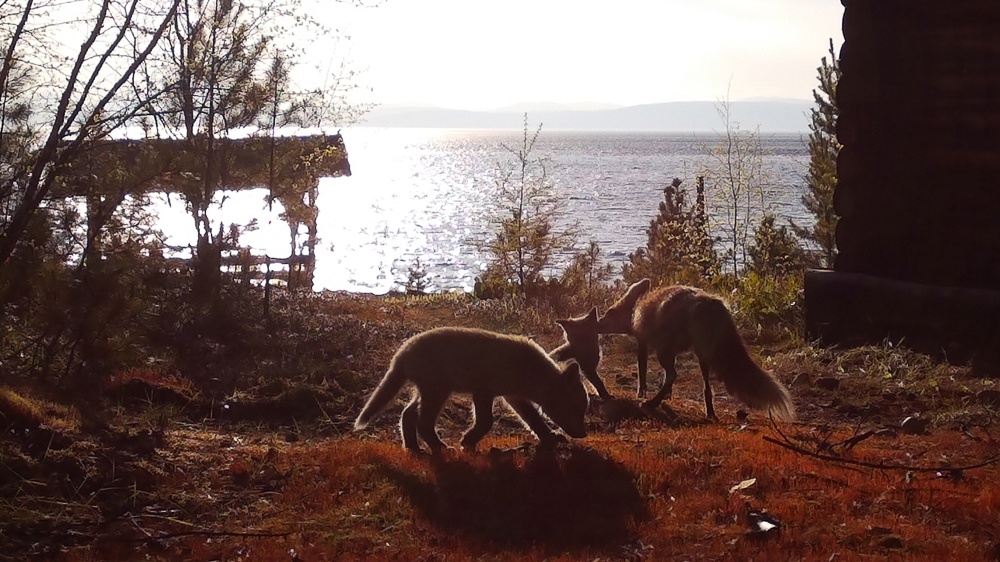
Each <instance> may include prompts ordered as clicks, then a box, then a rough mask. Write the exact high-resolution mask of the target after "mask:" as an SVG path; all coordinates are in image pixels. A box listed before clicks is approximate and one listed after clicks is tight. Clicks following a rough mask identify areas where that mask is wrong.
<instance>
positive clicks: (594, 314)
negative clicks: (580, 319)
mask: <svg viewBox="0 0 1000 562" xmlns="http://www.w3.org/2000/svg"><path fill="white" fill-rule="evenodd" d="M587 320H590V321H591V322H593V321H595V320H597V307H596V306H595V307H593V308H591V309H590V312H588V313H587Z"/></svg>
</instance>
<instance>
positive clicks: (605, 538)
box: [74, 422, 1000, 560]
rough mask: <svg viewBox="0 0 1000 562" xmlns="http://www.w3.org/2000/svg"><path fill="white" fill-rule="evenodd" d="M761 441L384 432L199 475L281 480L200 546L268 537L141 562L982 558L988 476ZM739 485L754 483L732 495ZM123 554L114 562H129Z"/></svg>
mask: <svg viewBox="0 0 1000 562" xmlns="http://www.w3.org/2000/svg"><path fill="white" fill-rule="evenodd" d="M785 431H786V433H787V432H788V430H787V429H786V430H785ZM763 435H771V436H776V434H774V433H773V431H772V430H771V429H770V428H768V427H764V426H751V427H744V426H735V425H727V424H707V425H699V426H695V427H686V428H683V429H678V430H674V429H664V428H662V427H659V426H656V425H654V424H651V423H648V422H647V423H643V424H635V425H633V426H626V427H623V428H620V429H618V430H617V431H615V432H613V433H595V434H593V435H592V436H591V437H589V438H587V439H584V440H581V441H579V442H577V443H575V444H574V445H573V446H571V447H565V448H560V449H558V450H556V451H554V452H542V451H538V450H537V449H536V448H535V447H533V446H529V447H519V445H520V444H522V443H523V442H524V441H525V440H526V439H527V437H526V436H525V435H514V436H492V437H488V438H487V439H486V440H485V441H484V443H483V444H482V445H481V450H483V451H485V452H484V453H482V454H478V455H466V454H462V453H459V452H448V453H447V454H446V455H444V457H443V458H442V459H432V458H429V457H424V456H414V455H411V454H409V453H406V452H405V451H403V450H402V449H401V448H400V446H399V444H398V438H396V436H394V435H392V434H391V433H388V432H386V433H385V434H384V435H382V436H381V437H380V438H377V439H375V438H365V439H355V438H351V437H346V438H336V439H329V440H318V441H312V442H306V443H302V444H294V445H287V444H283V445H281V446H260V445H258V446H254V447H247V448H245V449H238V450H234V451H232V452H231V453H230V454H228V455H227V457H226V458H227V459H228V460H227V461H226V462H225V464H223V465H221V466H218V467H206V469H207V470H215V471H216V476H215V477H214V478H211V479H209V482H210V484H208V485H207V487H205V488H204V489H202V490H200V491H199V493H201V494H203V495H205V496H206V497H215V498H218V499H219V502H220V503H222V502H223V499H222V498H224V497H225V494H226V491H227V490H233V488H234V487H237V484H235V481H237V480H239V481H240V482H241V483H240V484H239V486H263V485H264V484H262V482H261V481H258V479H257V476H256V475H258V473H261V472H268V473H271V474H272V475H279V479H280V480H281V484H280V486H278V487H277V488H276V489H274V490H270V491H267V492H266V493H261V494H260V497H259V498H257V499H256V500H255V501H254V503H253V504H252V505H249V506H242V507H241V508H239V509H237V508H236V507H233V506H229V507H228V508H227V511H219V512H217V513H216V514H215V515H216V518H215V519H214V520H213V528H215V529H220V530H223V529H224V530H226V531H240V532H250V533H273V534H280V535H281V536H278V537H245V536H242V537H233V536H204V535H195V536H188V537H180V538H175V539H171V540H164V541H159V542H156V543H155V544H156V545H157V546H158V548H156V549H149V550H148V551H147V553H149V554H151V555H152V556H153V557H159V556H162V557H163V559H181V558H183V559H192V560H209V559H215V560H236V559H240V560H289V559H294V557H295V556H298V557H299V559H301V560H469V559H484V560H620V559H650V560H662V559H670V558H677V557H682V558H684V559H709V560H829V559H831V557H833V556H836V558H835V559H837V560H855V559H869V558H870V557H871V556H876V557H878V558H880V559H889V560H939V559H952V560H982V559H986V558H989V557H990V556H993V555H994V554H995V549H996V541H997V537H998V536H1000V523H998V521H1000V491H998V486H997V485H996V482H997V481H998V476H1000V474H998V468H997V466H996V465H991V466H987V467H983V468H980V469H975V470H970V471H968V472H967V473H965V474H963V475H962V477H961V478H959V479H952V478H942V477H938V476H937V475H935V474H934V473H933V472H930V473H928V472H914V473H907V471H904V470H875V469H869V468H860V467H854V466H848V465H843V464H836V463H831V462H826V461H821V460H818V459H815V458H812V457H809V456H803V455H799V454H796V453H794V452H792V451H789V450H786V449H784V448H781V447H779V446H776V445H773V444H771V443H767V442H765V441H764V440H763V439H762V436H763ZM836 437H842V438H847V437H850V434H848V433H846V432H845V433H844V435H838V436H836ZM995 451H996V443H991V442H988V441H985V440H976V439H974V438H972V437H969V436H967V435H963V434H959V433H956V432H947V431H943V432H938V433H936V434H935V435H933V436H929V437H928V436H922V437H919V438H918V437H912V438H909V437H901V438H898V439H897V438H887V439H883V438H873V439H870V440H867V441H865V442H863V443H861V444H860V445H858V446H857V447H855V449H853V450H852V451H851V452H850V455H849V458H853V459H857V460H865V461H869V462H883V463H885V462H894V463H901V464H910V465H916V464H920V465H944V466H959V465H963V464H971V463H973V462H976V461H978V460H981V459H984V458H987V457H989V456H990V455H992V454H994V453H995ZM749 479H756V480H755V481H754V483H753V484H751V485H749V486H747V487H746V488H744V489H742V490H737V491H735V492H731V489H732V488H733V487H734V486H735V485H737V484H739V483H740V482H744V481H747V480H749ZM245 491H246V490H244V492H245ZM206 507H208V506H207V505H206ZM762 509H763V510H766V511H767V512H768V513H769V514H771V515H773V516H774V517H775V518H777V520H778V521H779V522H780V524H781V528H780V532H773V531H772V532H771V533H768V534H766V535H755V534H753V533H751V532H750V527H749V524H748V521H747V513H748V511H749V510H762ZM227 513H228V514H229V515H228V517H227ZM168 523H169V522H167V521H163V520H160V521H154V520H151V519H143V520H142V526H143V527H144V529H145V530H146V532H148V533H151V534H153V535H156V534H157V533H164V532H177V531H184V530H185V528H183V527H180V528H178V527H175V526H171V525H169V524H168ZM133 534H135V532H134V530H133ZM142 537H143V536H142V535H138V538H140V539H141V538H142ZM139 544H142V543H141V542H140V543H139ZM161 549H162V550H161ZM136 552H138V551H135V550H131V549H128V550H126V551H123V552H119V553H117V554H118V555H119V556H122V557H123V558H125V559H127V558H129V556H133V557H134V556H135V555H136ZM126 553H127V554H128V555H126ZM78 554H80V553H78ZM94 554H96V553H94ZM110 554H112V553H111V552H110V551H108V550H104V551H103V552H102V556H109V555H110ZM74 558H76V559H91V558H87V557H86V556H83V557H82V558H80V557H74ZM93 559H110V558H102V557H96V558H93Z"/></svg>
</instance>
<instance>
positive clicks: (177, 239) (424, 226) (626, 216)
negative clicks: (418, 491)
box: [157, 128, 813, 293]
mask: <svg viewBox="0 0 1000 562" xmlns="http://www.w3.org/2000/svg"><path fill="white" fill-rule="evenodd" d="M343 135H344V140H345V143H346V145H347V150H348V153H349V158H350V161H351V169H352V172H353V175H352V176H351V177H343V178H335V179H323V180H322V181H321V183H320V189H319V191H320V195H319V199H318V205H319V209H320V212H319V224H318V227H319V236H320V238H321V241H320V244H319V246H318V247H317V250H316V276H315V285H314V288H315V289H316V290H323V289H331V290H348V291H359V292H374V293H383V292H386V291H389V290H392V289H399V288H401V287H402V286H403V285H405V283H406V280H407V278H408V276H409V272H410V269H411V267H412V266H414V265H415V264H416V262H417V260H418V259H419V261H420V264H421V266H422V267H423V268H424V269H426V271H427V273H428V275H427V280H428V282H429V290H434V291H442V290H465V291H468V290H471V289H472V286H473V284H474V281H475V277H476V276H477V275H478V274H479V273H480V271H481V270H482V268H483V267H484V256H482V255H480V254H479V253H478V252H477V251H476V249H475V247H474V246H473V245H472V244H471V241H472V240H473V239H476V238H481V237H483V236H485V235H486V234H487V233H488V232H490V229H491V226H490V216H491V213H493V212H495V210H496V209H495V208H494V207H495V206H494V205H491V202H492V201H493V198H492V195H491V194H492V193H493V192H494V189H495V184H496V177H497V169H498V165H499V166H500V167H501V168H508V167H509V166H511V165H513V161H512V158H513V156H512V155H511V154H510V152H509V151H508V150H506V149H505V148H504V146H505V145H506V146H510V147H515V148H517V147H519V146H520V143H521V136H522V133H521V132H520V131H467V130H446V129H444V130H442V129H374V128H357V129H350V130H345V131H344V132H343ZM761 137H762V140H763V144H764V149H765V151H766V154H765V156H764V165H765V168H766V169H767V171H768V181H769V186H768V191H769V192H770V205H771V210H772V211H773V212H775V213H776V214H777V215H778V217H779V220H780V221H781V222H787V221H788V220H794V221H795V222H796V223H797V224H802V225H807V224H811V223H812V220H813V219H812V218H811V217H810V216H809V214H808V212H807V211H806V210H805V209H804V208H803V206H802V203H801V197H802V193H803V192H804V190H805V180H804V177H805V174H806V171H807V168H808V163H809V157H808V152H807V148H806V139H805V138H804V135H801V136H800V135H788V134H783V135H769V134H766V133H765V134H762V135H761ZM718 141H719V139H718V137H717V136H716V135H713V134H699V135H690V134H676V133H661V134H650V133H580V132H548V131H544V130H543V131H542V133H541V135H540V137H539V139H538V143H537V144H536V145H535V149H534V153H533V154H534V155H535V156H538V157H542V158H544V159H545V160H546V170H547V173H548V177H549V180H550V181H551V182H552V183H553V184H554V188H555V192H556V194H557V196H558V197H559V199H560V200H561V201H562V206H563V211H562V215H563V218H562V219H561V220H562V221H563V222H564V223H565V224H569V223H572V222H576V223H578V227H579V232H580V245H581V246H582V245H584V244H585V243H586V242H587V241H589V240H595V241H597V242H598V243H599V244H600V246H601V249H602V251H603V254H604V257H605V258H606V260H607V261H608V262H611V263H614V264H621V263H624V262H625V261H627V256H628V254H629V253H630V252H633V251H634V250H635V249H636V248H637V247H639V246H643V245H644V244H645V242H646V228H647V227H648V226H649V221H650V220H651V219H652V218H653V217H654V216H655V215H656V213H657V208H658V205H659V203H660V201H661V200H662V198H663V187H664V186H666V185H668V184H669V183H670V181H671V180H672V178H674V177H679V178H681V179H682V180H684V184H683V185H685V186H687V188H688V189H689V191H690V192H691V193H692V195H691V196H692V197H693V191H694V181H695V180H694V178H695V176H697V175H698V174H699V173H700V172H701V171H702V170H703V168H704V167H705V166H706V165H708V164H709V163H710V159H709V158H708V157H707V156H706V151H707V150H708V149H709V148H710V147H712V146H713V145H715V144H717V143H718ZM265 195H266V191H265V190H251V191H243V192H236V193H228V194H226V199H225V201H224V203H223V204H222V205H221V207H219V208H217V209H215V211H214V214H213V218H216V220H222V221H223V223H224V224H226V225H228V224H230V223H236V224H241V225H242V224H247V223H249V222H250V221H252V220H254V219H256V221H257V229H256V230H254V231H251V232H248V233H245V234H243V235H242V236H241V237H240V242H241V243H243V244H248V245H250V246H251V247H252V248H254V251H255V252H256V253H260V254H264V253H267V254H269V255H271V256H272V257H285V256H287V255H288V254H289V244H290V242H289V241H290V235H289V230H288V227H287V225H286V224H285V223H284V222H283V221H282V220H281V219H280V217H279V214H280V212H281V208H280V205H278V204H277V203H275V204H274V208H273V209H271V210H268V209H267V205H266V203H265ZM710 195H711V194H710ZM169 200H170V202H171V204H170V205H167V204H166V203H165V202H164V199H163V198H161V199H160V203H159V204H157V215H158V216H159V221H160V222H159V225H160V227H161V228H162V229H163V230H164V232H165V233H166V234H167V236H168V243H170V244H172V245H175V246H186V245H189V244H192V243H193V241H194V227H193V223H192V220H191V219H190V217H189V216H188V214H187V213H186V211H185V210H184V205H183V203H182V201H181V200H180V199H179V198H178V197H177V196H172V197H170V198H169ZM712 211H713V208H712V204H711V198H710V204H709V212H710V214H711V213H712ZM559 259H560V261H561V262H563V263H565V262H566V261H568V259H569V254H566V255H562V256H559Z"/></svg>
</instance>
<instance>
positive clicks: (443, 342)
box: [354, 327, 590, 455]
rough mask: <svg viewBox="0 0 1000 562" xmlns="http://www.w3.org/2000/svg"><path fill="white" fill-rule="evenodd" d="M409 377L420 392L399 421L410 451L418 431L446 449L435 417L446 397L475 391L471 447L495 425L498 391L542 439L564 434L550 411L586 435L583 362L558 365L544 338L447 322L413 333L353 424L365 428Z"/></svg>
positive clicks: (572, 432)
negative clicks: (541, 340)
mask: <svg viewBox="0 0 1000 562" xmlns="http://www.w3.org/2000/svg"><path fill="white" fill-rule="evenodd" d="M407 383H411V384H412V386H414V387H415V391H414V392H413V395H412V398H411V400H410V402H409V404H408V405H407V406H406V407H405V408H404V409H403V413H402V414H401V415H400V418H399V424H400V433H401V435H402V440H403V447H405V448H406V449H408V450H410V451H412V452H417V453H419V452H421V451H422V449H421V447H420V443H419V442H418V436H419V439H421V440H423V442H424V443H425V444H426V445H427V446H428V447H429V448H430V451H431V454H433V455H438V454H439V453H440V452H441V450H442V449H445V448H447V447H446V446H445V444H444V443H443V442H442V441H441V439H440V437H439V436H438V434H437V431H436V429H435V424H436V422H437V418H438V416H439V415H440V413H441V409H442V408H443V407H444V404H445V402H446V401H447V400H448V398H449V397H450V396H451V395H452V394H456V393H458V394H467V395H472V403H473V415H474V420H475V421H474V423H473V425H472V427H470V428H469V429H468V430H467V431H466V432H465V433H464V434H463V436H462V439H461V446H462V449H463V450H464V451H466V452H474V451H475V449H476V445H477V444H478V443H479V441H480V440H482V438H483V437H484V436H485V435H486V434H487V433H488V432H489V430H490V429H491V428H492V427H493V401H494V399H495V398H496V397H498V396H500V397H503V399H504V402H506V403H507V405H508V406H509V407H510V408H511V409H512V410H513V411H514V413H515V414H517V416H518V417H519V418H520V419H521V421H522V423H524V425H525V426H526V427H527V428H528V429H529V430H531V431H532V432H533V433H534V434H535V436H536V437H537V438H538V440H539V442H540V443H541V444H542V445H543V446H552V445H554V444H555V443H557V442H559V441H564V440H565V439H564V438H562V436H560V435H558V434H556V433H555V432H553V431H552V430H551V429H550V428H549V427H548V425H547V424H546V422H545V418H546V417H547V418H548V419H549V420H551V421H552V422H553V423H554V424H555V425H557V426H558V427H559V428H560V429H562V430H563V431H564V432H565V433H566V434H567V435H569V436H570V437H573V438H577V439H582V438H584V437H586V436H587V428H586V424H585V422H584V415H585V414H586V412H587V409H588V407H589V402H590V398H589V395H588V394H587V390H586V388H585V387H584V383H583V379H582V378H581V376H580V366H579V365H578V364H577V363H576V362H569V363H567V364H566V366H565V367H562V366H560V365H559V364H558V363H557V362H556V361H555V360H554V359H552V358H551V357H549V355H548V354H546V353H545V350H544V349H542V347H541V346H540V345H538V344H537V343H535V342H533V341H531V340H529V339H528V338H525V337H522V336H515V335H508V334H500V333H496V332H491V331H487V330H482V329H478V328H461V327H441V328H434V329H431V330H427V331H425V332H421V333H419V334H417V335H415V336H413V337H411V338H410V339H408V340H406V341H405V342H403V344H402V345H401V346H400V347H399V349H398V350H397V351H396V353H395V355H393V357H392V360H391V361H390V362H389V369H388V370H387V371H386V374H385V376H384V377H383V378H382V381H381V382H380V383H379V384H378V386H377V387H376V388H375V390H374V392H373V393H372V395H371V397H370V398H369V399H368V401H367V403H365V405H364V407H363V408H362V410H361V413H360V414H359V415H358V418H357V420H356V421H355V422H354V429H355V430H356V431H357V430H362V429H364V428H365V427H367V426H368V425H369V424H370V423H371V422H372V420H374V419H375V417H376V416H378V414H380V413H381V412H382V411H383V410H384V409H385V408H386V407H387V406H388V405H389V402H390V401H392V399H393V398H395V397H396V395H397V394H399V392H400V391H401V390H402V389H403V387H404V386H405V385H406V384H407ZM536 405H537V408H541V412H539V410H538V409H537V408H536ZM543 415H544V417H543Z"/></svg>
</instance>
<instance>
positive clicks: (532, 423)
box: [503, 396, 566, 446]
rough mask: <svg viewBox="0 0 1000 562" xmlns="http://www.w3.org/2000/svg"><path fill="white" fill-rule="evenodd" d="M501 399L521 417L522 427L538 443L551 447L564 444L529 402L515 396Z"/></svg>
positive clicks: (562, 439)
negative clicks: (526, 429)
mask: <svg viewBox="0 0 1000 562" xmlns="http://www.w3.org/2000/svg"><path fill="white" fill-rule="evenodd" d="M503 399H504V400H505V401H506V402H507V404H508V405H509V406H510V408H511V409H512V410H514V412H515V413H517V415H518V416H520V417H521V421H522V422H524V425H526V426H528V429H530V430H531V431H532V433H534V434H535V437H538V441H539V442H541V444H542V445H546V446H551V445H554V444H556V443H559V442H566V438H565V437H563V436H561V435H559V434H558V433H555V432H554V431H552V430H551V429H550V428H549V426H548V424H547V423H545V419H544V418H543V417H542V415H541V414H540V413H538V410H537V409H536V408H535V405H534V404H532V403H531V401H530V400H525V399H524V398H518V397H516V396H504V397H503Z"/></svg>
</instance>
